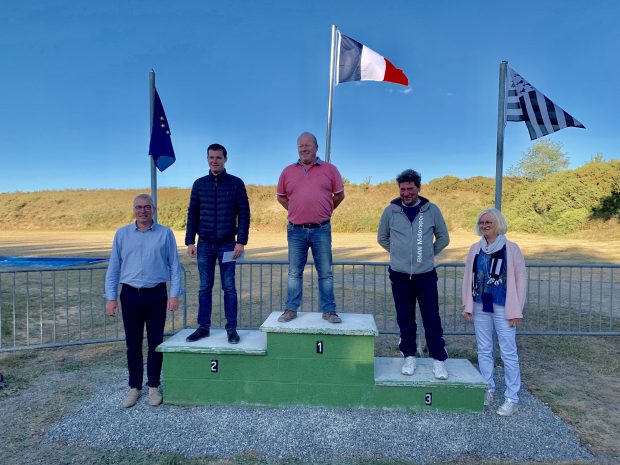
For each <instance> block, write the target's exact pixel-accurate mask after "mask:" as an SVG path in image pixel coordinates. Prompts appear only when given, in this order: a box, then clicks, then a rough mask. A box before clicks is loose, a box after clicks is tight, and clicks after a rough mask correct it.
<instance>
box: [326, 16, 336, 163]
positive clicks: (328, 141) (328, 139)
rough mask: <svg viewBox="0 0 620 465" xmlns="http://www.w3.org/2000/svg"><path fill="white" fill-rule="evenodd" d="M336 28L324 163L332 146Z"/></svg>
mask: <svg viewBox="0 0 620 465" xmlns="http://www.w3.org/2000/svg"><path fill="white" fill-rule="evenodd" d="M337 30H338V28H337V27H336V25H335V24H332V50H331V54H330V59H329V98H328V100H327V133H326V136H325V161H327V162H328V161H329V155H330V150H331V144H332V101H333V97H334V72H335V69H336V31H337Z"/></svg>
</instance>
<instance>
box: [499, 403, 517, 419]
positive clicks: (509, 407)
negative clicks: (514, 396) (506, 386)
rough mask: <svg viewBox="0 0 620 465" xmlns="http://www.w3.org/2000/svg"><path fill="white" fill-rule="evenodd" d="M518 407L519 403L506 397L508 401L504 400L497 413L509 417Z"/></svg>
mask: <svg viewBox="0 0 620 465" xmlns="http://www.w3.org/2000/svg"><path fill="white" fill-rule="evenodd" d="M518 408H519V404H515V403H514V402H513V401H511V400H510V399H506V402H504V403H503V404H502V406H501V407H500V408H498V409H497V412H496V413H497V414H498V415H500V416H502V417H509V416H510V415H512V414H513V413H515V412H516V411H517V409H518Z"/></svg>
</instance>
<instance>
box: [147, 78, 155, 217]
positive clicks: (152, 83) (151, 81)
mask: <svg viewBox="0 0 620 465" xmlns="http://www.w3.org/2000/svg"><path fill="white" fill-rule="evenodd" d="M149 88H150V92H149V94H150V97H151V125H150V127H151V133H150V134H153V113H154V112H155V71H153V70H152V69H151V71H150V72H149ZM151 197H153V203H154V204H155V212H154V213H153V223H157V169H156V167H155V158H153V155H151Z"/></svg>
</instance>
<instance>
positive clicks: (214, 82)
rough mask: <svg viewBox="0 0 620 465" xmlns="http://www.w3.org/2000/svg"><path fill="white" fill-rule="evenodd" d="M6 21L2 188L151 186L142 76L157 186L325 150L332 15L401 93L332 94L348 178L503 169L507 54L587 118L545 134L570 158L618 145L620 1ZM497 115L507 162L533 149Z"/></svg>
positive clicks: (258, 177)
mask: <svg viewBox="0 0 620 465" xmlns="http://www.w3.org/2000/svg"><path fill="white" fill-rule="evenodd" d="M2 10H3V11H2V15H1V16H0V60H1V62H2V73H1V74H0V83H1V84H2V85H1V86H0V96H1V99H0V108H1V109H2V111H1V112H0V157H1V159H2V169H1V170H2V176H1V181H0V192H12V191H32V190H46V189H73V188H114V189H115V188H129V187H132V188H143V187H148V186H149V184H150V171H149V159H148V156H147V152H148V144H149V124H150V123H149V100H148V99H149V97H148V95H149V94H148V73H149V70H150V69H151V68H153V69H154V70H155V72H156V83H157V89H158V91H159V94H160V96H161V98H162V101H163V104H164V108H165V110H166V114H167V116H168V119H169V121H170V125H171V128H172V141H173V144H174V148H175V152H176V156H177V162H176V163H175V164H174V165H172V166H171V167H170V168H169V169H168V170H166V171H165V172H163V173H159V175H158V183H159V186H160V187H167V186H171V187H172V186H174V187H189V186H191V184H192V182H193V180H194V179H196V178H197V177H199V176H202V175H204V174H205V173H206V172H207V169H208V168H207V163H206V158H205V151H206V147H207V146H208V145H209V144H210V143H213V142H219V143H221V144H223V145H225V146H226V147H227V149H228V152H229V160H228V163H227V169H228V171H229V172H231V173H233V174H236V175H238V176H240V177H241V178H243V179H244V180H245V181H246V183H248V184H275V183H276V182H277V179H278V176H279V174H280V172H281V170H282V168H283V167H284V166H285V165H286V164H288V163H292V162H294V161H295V160H296V138H297V136H298V135H299V133H300V132H302V131H311V132H314V133H315V134H316V135H317V137H318V139H319V145H320V148H319V155H322V149H323V147H324V145H325V132H326V119H327V118H326V115H327V96H328V75H329V52H330V41H331V25H332V24H336V25H337V26H338V27H339V29H340V30H341V31H342V33H344V34H346V35H348V36H350V37H352V38H354V39H356V40H357V41H359V42H361V43H363V44H365V45H367V46H368V47H370V48H372V49H373V50H375V51H376V52H378V53H380V54H382V55H384V56H385V57H386V58H388V59H389V60H390V61H392V63H394V64H395V65H396V66H397V67H399V68H401V69H403V70H404V71H405V73H406V74H407V75H408V77H409V81H410V88H405V87H403V86H399V85H395V84H389V83H375V82H357V83H345V84H341V85H339V86H337V87H336V88H335V90H334V114H333V126H332V128H333V129H332V131H333V132H332V154H331V160H332V162H333V163H335V164H336V166H337V167H338V168H339V170H340V172H341V174H342V175H343V176H345V177H346V178H348V179H349V180H350V181H351V182H355V183H358V182H362V181H364V180H367V179H370V181H371V182H372V183H376V182H381V181H386V180H390V179H394V177H395V175H396V174H397V173H398V172H400V171H402V170H403V169H405V168H414V169H416V170H418V171H420V172H421V173H422V176H423V181H425V182H427V181H429V180H431V179H433V178H436V177H441V176H444V175H453V176H458V177H461V178H464V177H471V176H477V175H481V176H494V175H495V147H496V132H497V98H498V68H499V63H500V61H501V60H507V61H508V62H509V66H511V67H513V68H514V69H515V70H516V71H517V72H518V73H520V74H521V75H522V76H523V77H524V78H525V79H527V80H528V81H529V82H530V83H531V84H532V85H534V86H536V87H537V88H538V89H539V90H540V91H541V92H543V93H544V94H546V95H547V97H549V98H550V99H552V100H553V101H554V102H555V103H557V104H558V105H560V106H562V107H563V108H564V109H565V110H566V111H568V112H569V113H571V114H572V115H573V116H574V117H576V118H577V119H578V120H580V121H581V122H582V123H583V124H585V126H586V127H587V129H586V130H583V129H574V128H568V129H564V130H562V131H559V132H557V133H555V134H554V135H551V136H548V137H547V138H549V139H551V140H553V141H558V142H561V143H563V144H564V150H565V151H566V152H568V154H569V157H570V159H571V166H572V167H575V166H579V165H581V164H583V163H584V162H586V161H588V160H589V159H590V158H591V157H592V155H593V154H594V153H596V152H601V153H602V154H603V156H604V157H605V158H606V159H612V158H616V159H617V158H620V130H619V129H618V128H619V127H620V124H619V123H620V117H619V116H618V108H620V92H619V91H618V83H619V82H620V79H619V76H620V62H619V61H618V60H617V58H616V55H617V51H618V49H620V32H618V31H619V29H618V27H617V19H618V18H619V17H620V2H618V1H616V0H609V1H600V0H599V1H597V0H592V1H589V2H583V1H573V0H550V1H541V0H524V1H521V2H501V1H495V0H493V1H491V0H489V1H468V2H466V1H459V0H444V1H441V2H431V1H419V0H396V1H390V0H387V1H384V2H378V1H376V0H375V1H365V0H362V1H324V0H314V1H312V2H309V1H295V0H264V1H234V0H233V1H226V2H216V1H206V0H200V1H199V0H186V1H180V2H169V1H165V2H164V1H159V0H151V1H148V2H146V1H132V0H125V1H119V0H110V1H107V2H84V1H79V0H54V1H50V2H41V1H40V0H38V1H33V0H22V1H19V2H17V1H12V2H5V3H4V4H3V7H2ZM531 144H532V142H531V141H530V140H529V136H528V133H527V129H526V127H525V124H523V123H509V124H508V125H507V127H506V138H505V164H504V167H505V168H508V167H509V166H511V165H513V164H515V163H516V162H517V161H518V160H519V159H520V158H521V155H522V153H523V152H524V151H525V150H527V148H528V147H530V146H531Z"/></svg>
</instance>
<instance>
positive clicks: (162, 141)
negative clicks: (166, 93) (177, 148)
mask: <svg viewBox="0 0 620 465" xmlns="http://www.w3.org/2000/svg"><path fill="white" fill-rule="evenodd" d="M153 107H154V108H153V129H152V130H151V143H150V145H149V155H151V156H152V157H153V160H154V161H155V166H157V169H158V170H159V171H164V170H165V169H166V168H168V167H169V166H170V165H172V164H173V163H174V162H175V161H176V157H175V156H174V149H173V148H172V140H171V139H170V126H168V119H167V118H166V113H165V112H164V106H163V105H162V104H161V100H160V98H159V94H158V93H157V89H155V102H154V105H153Z"/></svg>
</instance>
